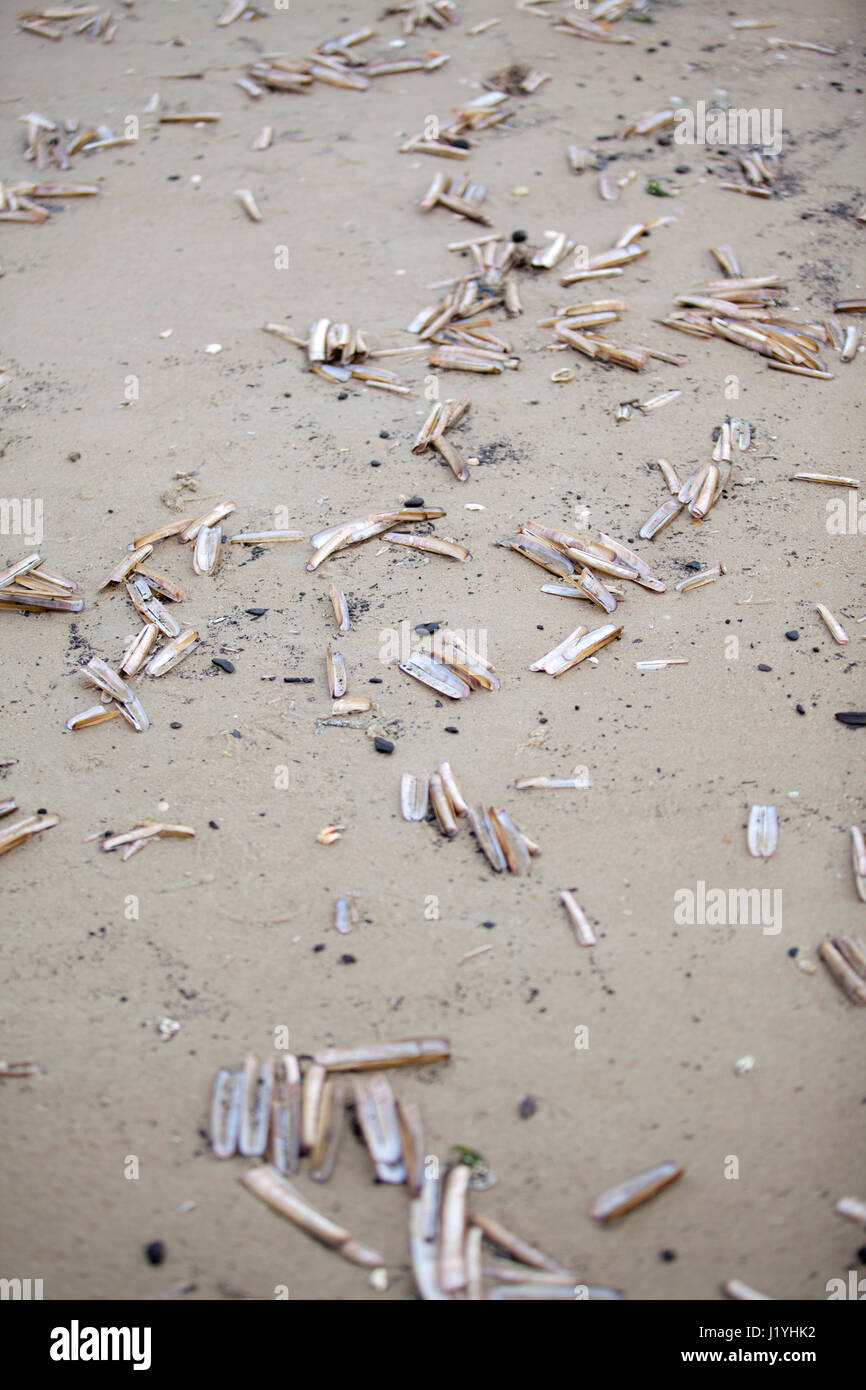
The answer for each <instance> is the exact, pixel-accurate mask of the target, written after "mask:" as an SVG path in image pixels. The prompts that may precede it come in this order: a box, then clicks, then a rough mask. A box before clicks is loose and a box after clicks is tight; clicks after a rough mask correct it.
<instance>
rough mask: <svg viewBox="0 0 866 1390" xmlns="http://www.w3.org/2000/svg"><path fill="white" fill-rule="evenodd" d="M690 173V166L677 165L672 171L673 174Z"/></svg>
mask: <svg viewBox="0 0 866 1390" xmlns="http://www.w3.org/2000/svg"><path fill="white" fill-rule="evenodd" d="M691 172H692V166H691V164H678V165H677V167H676V168H675V169H674V173H675V174H690V173H691Z"/></svg>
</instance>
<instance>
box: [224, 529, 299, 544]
mask: <svg viewBox="0 0 866 1390" xmlns="http://www.w3.org/2000/svg"><path fill="white" fill-rule="evenodd" d="M303 539H304V538H303V536H302V535H301V532H300V531H240V532H239V533H238V534H237V535H236V536H230V537H229V544H230V545H271V544H273V543H275V542H277V541H302V540H303Z"/></svg>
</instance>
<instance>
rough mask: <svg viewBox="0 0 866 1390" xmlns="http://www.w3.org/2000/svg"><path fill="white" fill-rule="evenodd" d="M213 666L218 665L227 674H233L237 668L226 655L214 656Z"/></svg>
mask: <svg viewBox="0 0 866 1390" xmlns="http://www.w3.org/2000/svg"><path fill="white" fill-rule="evenodd" d="M211 666H218V667H219V669H220V670H221V671H225V673H226V675H227V676H231V675H232V674H233V673H234V669H235V668H234V666H233V665H232V663H231V662H230V661H229V660H227V658H226V657H224V656H212V657H211Z"/></svg>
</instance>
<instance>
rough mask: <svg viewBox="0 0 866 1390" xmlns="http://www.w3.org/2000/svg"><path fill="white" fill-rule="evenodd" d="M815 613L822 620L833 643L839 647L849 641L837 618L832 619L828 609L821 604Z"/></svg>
mask: <svg viewBox="0 0 866 1390" xmlns="http://www.w3.org/2000/svg"><path fill="white" fill-rule="evenodd" d="M815 611H816V612H817V613H818V614H819V615H820V617H821V619H822V620H823V623H824V626H825V627H826V629H827V631H828V632H829V634H830V636H831V637H832V638H833V641H834V642H838V643H839V646H840V647H842V646H844V645H845V643H846V642H848V641H849V640H850V639H849V637H848V634H847V632H846V631H845V629H844V627H843V626H842V624H841V623H840V622H839V620H838V618H834V616H833V614H832V613H831V612H830V610H829V608H827V607H826V606H825V605H824V604H823V603H819V604H818V605H817V607H816V610H815Z"/></svg>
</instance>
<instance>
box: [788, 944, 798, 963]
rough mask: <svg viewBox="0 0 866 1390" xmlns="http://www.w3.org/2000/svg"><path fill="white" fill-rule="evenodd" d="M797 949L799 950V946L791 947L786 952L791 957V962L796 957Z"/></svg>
mask: <svg viewBox="0 0 866 1390" xmlns="http://www.w3.org/2000/svg"><path fill="white" fill-rule="evenodd" d="M799 949H800V948H799V946H791V947H790V949H789V950H788V955H789V956H790V957H791V959H792V960H793V959H794V957H795V956H796V955H797V953H798V952H799Z"/></svg>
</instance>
